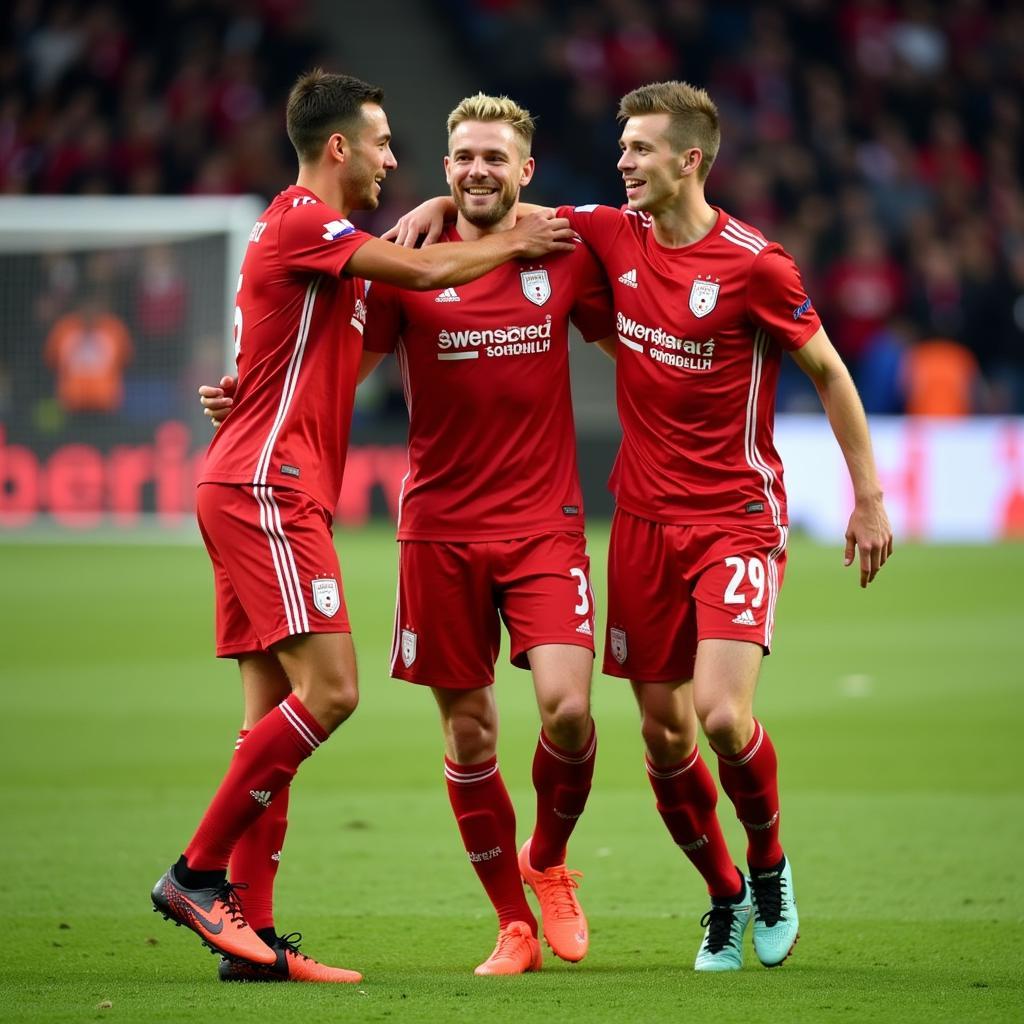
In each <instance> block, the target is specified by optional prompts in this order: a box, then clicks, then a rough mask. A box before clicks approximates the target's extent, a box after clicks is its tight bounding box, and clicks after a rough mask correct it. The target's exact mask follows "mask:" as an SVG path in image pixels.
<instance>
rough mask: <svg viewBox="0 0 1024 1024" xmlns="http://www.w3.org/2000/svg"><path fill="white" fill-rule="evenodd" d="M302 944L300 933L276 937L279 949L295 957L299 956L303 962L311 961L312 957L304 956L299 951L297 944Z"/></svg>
mask: <svg viewBox="0 0 1024 1024" xmlns="http://www.w3.org/2000/svg"><path fill="white" fill-rule="evenodd" d="M301 942H302V932H289V933H288V934H287V935H278V937H277V944H278V946H279V947H280V948H281V949H284V950H286V951H288V952H289V953H294V954H295V955H296V956H301V957H302V959H303V960H312V959H313V958H312V957H309V956H306V954H305V953H303V952H302V951H301V950H300V949H299V944H300V943H301Z"/></svg>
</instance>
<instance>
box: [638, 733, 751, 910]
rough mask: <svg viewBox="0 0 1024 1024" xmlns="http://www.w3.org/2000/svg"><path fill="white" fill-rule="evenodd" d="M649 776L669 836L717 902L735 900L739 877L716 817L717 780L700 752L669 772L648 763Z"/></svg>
mask: <svg viewBox="0 0 1024 1024" xmlns="http://www.w3.org/2000/svg"><path fill="white" fill-rule="evenodd" d="M647 775H648V777H649V778H650V780H651V788H652V789H653V790H654V795H655V796H656V797H657V798H658V812H659V813H660V814H661V817H662V820H663V821H664V822H665V827H666V828H667V829H668V831H669V835H671V836H672V839H673V840H674V841H675V843H676V845H677V846H678V847H679V848H680V849H681V850H682V851H683V853H685V854H686V856H687V857H689V858H690V861H691V863H692V864H693V866H694V867H695V868H696V869H697V870H698V871H699V872H700V874H701V877H703V879H704V881H705V882H707V885H708V892H709V893H710V894H711V896H712V897H714V898H716V899H728V898H729V897H731V896H735V895H736V890H737V889H738V888H739V885H740V882H739V877H738V874H737V870H736V866H735V865H734V864H733V862H732V858H731V857H730V856H729V848H728V847H727V846H726V844H725V837H724V836H723V835H722V828H721V826H720V825H719V823H718V815H717V814H716V813H715V805H716V804H717V803H718V791H717V790H716V789H715V780H714V779H713V778H712V777H711V772H709V771H708V766H707V765H706V764H705V763H704V759H703V758H702V757H701V756H700V750H699V749H698V748H697V747H694V748H693V753H692V754H691V755H690V756H689V757H687V758H684V759H683V760H682V761H681V762H680V763H679V764H677V765H672V766H670V767H668V768H657V767H655V766H654V765H653V764H651V762H650V761H648V762H647Z"/></svg>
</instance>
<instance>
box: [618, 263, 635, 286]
mask: <svg viewBox="0 0 1024 1024" xmlns="http://www.w3.org/2000/svg"><path fill="white" fill-rule="evenodd" d="M619 284H624V285H626V286H627V287H628V288H635V287H636V267H634V268H633V269H632V270H627V271H626V272H625V273H624V274H622V275H620V277H619Z"/></svg>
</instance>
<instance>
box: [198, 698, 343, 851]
mask: <svg viewBox="0 0 1024 1024" xmlns="http://www.w3.org/2000/svg"><path fill="white" fill-rule="evenodd" d="M325 739H327V733H326V732H324V730H323V728H322V727H321V726H320V724H319V723H318V722H317V720H316V719H315V718H314V717H313V716H312V715H311V714H310V713H309V712H308V711H307V710H306V709H305V707H303V705H302V702H301V701H300V700H299V698H298V697H296V696H295V694H294V693H293V694H292V695H291V696H290V697H288V698H287V699H286V700H284V701H282V702H281V703H280V704H278V706H277V707H276V708H275V709H274V710H273V711H271V712H270V713H269V714H267V715H264V717H263V718H261V719H260V720H259V721H258V722H257V723H256V725H254V726H253V728H252V730H251V731H250V732H249V735H248V736H246V737H245V742H244V743H242V744H240V745H239V747H238V749H237V750H236V751H235V756H234V758H233V759H232V761H231V766H230V767H229V768H228V771H227V774H226V775H225V776H224V779H223V781H222V782H221V784H220V787H219V788H218V790H217V792H216V794H215V795H214V797H213V800H212V802H211V803H210V806H209V807H208V808H207V810H206V814H204V815H203V820H202V821H201V822H200V823H199V828H198V829H197V830H196V834H195V835H194V836H193V837H192V842H190V843H189V844H188V847H187V848H186V850H185V859H186V860H187V861H188V866H189V867H190V868H191V869H192V870H193V871H223V870H225V869H226V868H227V866H228V860H229V858H230V857H231V853H232V850H233V849H234V847H235V844H236V843H237V842H238V840H239V837H240V836H241V835H242V833H243V832H245V831H246V829H248V827H249V826H250V825H251V824H252V823H253V822H254V821H255V820H256V819H257V818H258V817H259V816H260V815H261V814H263V812H264V811H265V810H266V809H267V808H269V807H270V806H271V805H272V803H273V800H274V798H275V797H276V796H278V795H279V794H280V792H281V790H283V789H284V788H285V787H286V786H287V785H288V783H290V782H291V780H292V779H293V778H294V777H295V772H296V771H297V769H298V767H299V765H300V764H301V763H302V762H303V761H304V760H305V759H306V758H307V757H309V755H310V754H312V753H313V751H314V750H316V748H317V747H318V746H320V744H321V743H322V742H323V741H324V740H325Z"/></svg>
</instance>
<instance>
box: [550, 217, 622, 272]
mask: <svg viewBox="0 0 1024 1024" xmlns="http://www.w3.org/2000/svg"><path fill="white" fill-rule="evenodd" d="M558 216H559V217H566V218H567V219H568V221H569V224H570V226H571V227H572V229H573V231H575V232H576V234H577V235H579V236H580V238H582V239H583V241H584V242H586V243H587V245H589V246H590V248H591V249H593V251H594V253H595V254H596V255H597V258H598V259H599V260H603V259H605V257H606V254H607V253H608V251H609V249H610V248H611V246H612V245H613V244H614V242H615V238H616V236H617V235H618V233H619V231H620V230H621V228H622V221H623V215H622V213H621V212H620V211H619V210H615V209H612V207H610V206H601V205H599V204H597V203H590V204H588V205H586V206H560V207H559V208H558Z"/></svg>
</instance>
